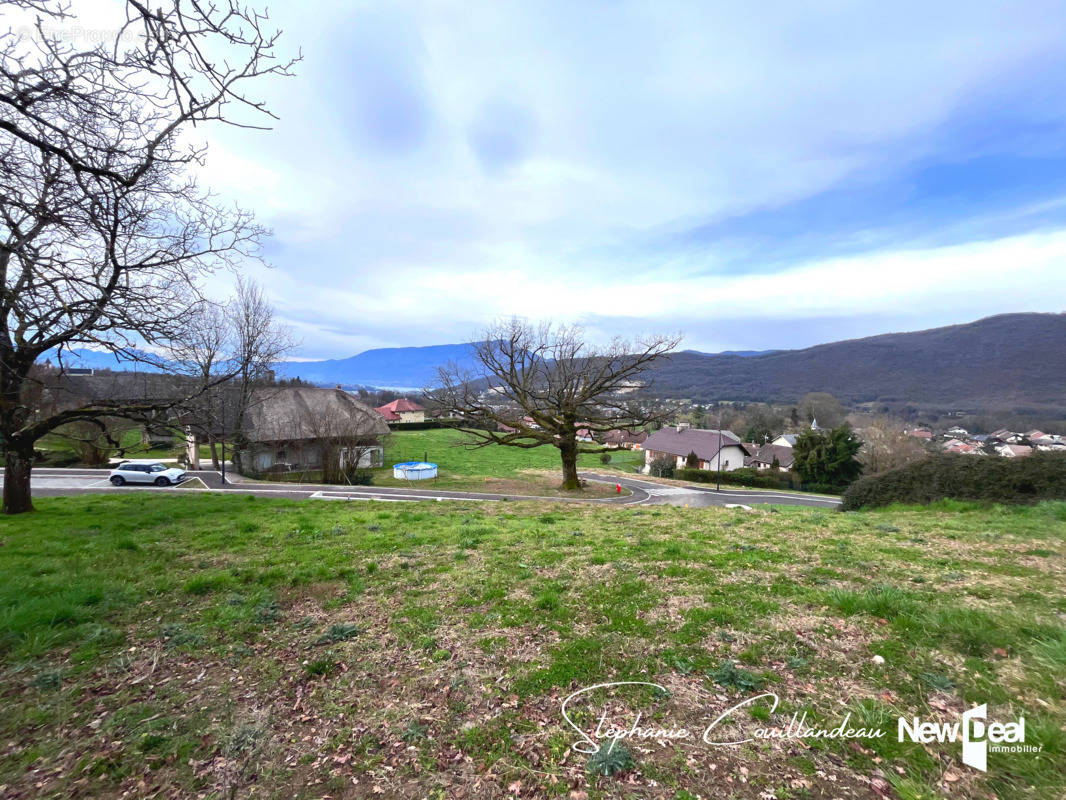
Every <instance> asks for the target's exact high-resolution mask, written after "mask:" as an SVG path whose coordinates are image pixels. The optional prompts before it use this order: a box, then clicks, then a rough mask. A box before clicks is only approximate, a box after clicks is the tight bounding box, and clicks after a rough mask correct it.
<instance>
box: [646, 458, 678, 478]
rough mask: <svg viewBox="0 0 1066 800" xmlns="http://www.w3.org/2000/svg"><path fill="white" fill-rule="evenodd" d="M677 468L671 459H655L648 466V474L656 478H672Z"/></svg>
mask: <svg viewBox="0 0 1066 800" xmlns="http://www.w3.org/2000/svg"><path fill="white" fill-rule="evenodd" d="M676 469H677V466H676V465H675V463H674V459H672V458H657V459H655V460H654V461H652V462H651V464H649V465H648V474H649V475H654V476H655V477H656V478H672V477H674V471H675V470H676Z"/></svg>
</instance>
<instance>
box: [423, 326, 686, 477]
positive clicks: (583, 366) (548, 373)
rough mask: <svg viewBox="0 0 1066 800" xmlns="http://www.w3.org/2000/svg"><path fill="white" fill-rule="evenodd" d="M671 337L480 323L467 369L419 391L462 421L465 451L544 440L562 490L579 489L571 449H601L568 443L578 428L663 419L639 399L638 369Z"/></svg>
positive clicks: (673, 339) (601, 429)
mask: <svg viewBox="0 0 1066 800" xmlns="http://www.w3.org/2000/svg"><path fill="white" fill-rule="evenodd" d="M680 341H681V337H680V336H651V337H645V338H641V339H638V340H637V341H635V342H632V343H630V342H626V341H623V340H621V339H615V340H614V341H612V342H611V343H610V344H609V345H607V346H606V347H596V346H593V345H590V344H588V343H587V342H586V340H585V336H584V331H583V329H582V328H581V327H580V326H563V325H560V326H553V325H552V324H551V323H543V324H541V325H533V324H531V323H528V322H525V321H523V320H519V319H511V320H509V321H504V322H499V323H496V324H495V325H493V326H492V327H490V329H489V330H487V331H486V332H485V334H484V336H483V337H482V341H480V342H478V343H476V344H475V345H474V356H475V359H476V361H477V365H478V366H477V368H476V369H475V370H473V371H469V370H463V369H460V368H458V367H456V366H454V365H449V366H448V367H444V368H442V369H441V370H440V373H439V376H438V385H437V386H436V387H434V388H433V389H430V390H429V391H428V392H427V393H426V394H427V398H428V399H430V400H431V401H432V402H433V403H435V404H436V405H437V406H438V407H440V408H441V409H444V410H445V411H446V413H448V414H450V415H452V416H455V417H458V418H460V419H461V420H464V421H466V422H467V425H465V426H462V430H464V431H465V432H466V434H467V437H468V439H467V441H466V442H465V445H466V446H467V447H484V446H487V445H491V444H501V445H506V446H508V447H522V448H533V447H541V446H543V445H551V446H552V447H555V448H557V449H558V450H559V457H560V459H561V461H562V473H563V482H562V488H563V489H568V490H576V489H579V488H581V484H580V481H579V480H578V476H577V458H578V455H579V454H580V453H600V452H604V450H605V449H606V448H604V447H602V446H600V445H597V444H594V443H592V444H590V443H582V442H578V440H577V434H578V431H579V430H582V429H583V430H587V431H589V432H590V433H592V434H603V433H606V432H607V431H609V430H624V431H631V432H635V431H637V430H639V429H641V428H643V427H644V426H645V425H647V424H649V423H652V422H660V421H661V420H662V418H663V415H662V414H661V413H660V412H658V411H657V410H654V409H653V408H652V406H651V404H650V402H649V400H648V399H647V395H646V390H647V388H648V384H647V383H646V382H645V380H644V379H643V373H644V371H645V370H646V369H647V368H648V367H649V366H651V365H652V364H654V363H655V362H656V361H657V360H659V359H660V358H662V357H663V356H664V355H666V353H668V352H669V351H671V350H673V349H674V348H676V347H677V345H678V344H679V343H680Z"/></svg>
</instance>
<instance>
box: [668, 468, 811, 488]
mask: <svg viewBox="0 0 1066 800" xmlns="http://www.w3.org/2000/svg"><path fill="white" fill-rule="evenodd" d="M674 477H675V478H677V479H679V480H682V481H692V482H693V483H715V482H716V481H717V480H718V471H717V470H713V469H687V468H686V469H679V470H677V471H676V472H675V473H674ZM722 482H723V483H729V484H732V485H734V486H751V487H754V488H757V489H792V488H798V483H797V482H796V481H795V480H794V479H793V476H792V475H790V474H789V473H787V472H774V471H773V470H757V469H752V468H751V467H742V468H740V469H734V470H732V471H729V472H723V473H722Z"/></svg>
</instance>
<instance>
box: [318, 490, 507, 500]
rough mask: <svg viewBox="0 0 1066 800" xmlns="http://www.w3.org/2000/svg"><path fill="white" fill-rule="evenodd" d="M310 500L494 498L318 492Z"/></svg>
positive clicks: (480, 498) (483, 498)
mask: <svg viewBox="0 0 1066 800" xmlns="http://www.w3.org/2000/svg"><path fill="white" fill-rule="evenodd" d="M307 499H308V500H383V501H386V502H390V503H399V502H401V501H404V500H436V501H437V502H442V501H444V500H473V501H474V502H477V503H484V502H487V501H489V500H490V499H493V498H487V497H441V496H439V495H427V494H380V493H377V492H365V493H363V492H359V493H356V492H326V491H318V492H315V493H313V494H310V495H308V497H307Z"/></svg>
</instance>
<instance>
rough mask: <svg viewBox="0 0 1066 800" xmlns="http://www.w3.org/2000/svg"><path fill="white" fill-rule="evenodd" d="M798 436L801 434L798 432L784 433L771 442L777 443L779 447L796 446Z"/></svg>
mask: <svg viewBox="0 0 1066 800" xmlns="http://www.w3.org/2000/svg"><path fill="white" fill-rule="evenodd" d="M798 438H799V434H796V433H782V434H781V435H780V436H778V437H777V438H776V439H774V440H773V441H772V442H770V444H772V445H776V446H777V447H795V446H796V439H798Z"/></svg>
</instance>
